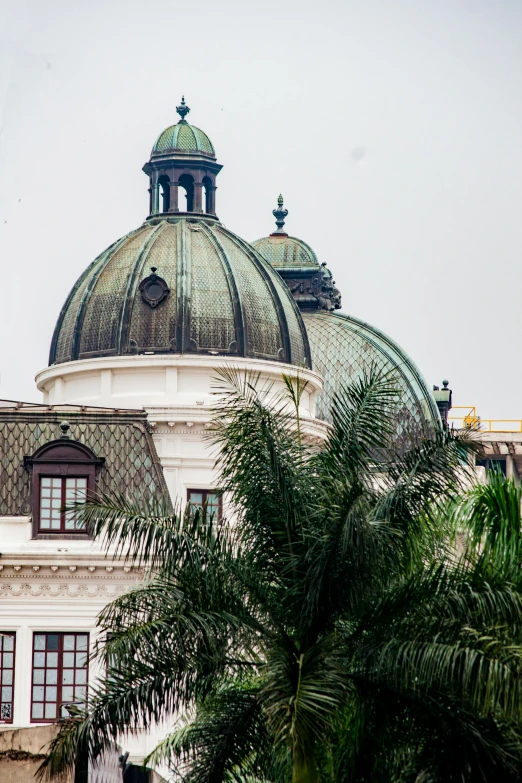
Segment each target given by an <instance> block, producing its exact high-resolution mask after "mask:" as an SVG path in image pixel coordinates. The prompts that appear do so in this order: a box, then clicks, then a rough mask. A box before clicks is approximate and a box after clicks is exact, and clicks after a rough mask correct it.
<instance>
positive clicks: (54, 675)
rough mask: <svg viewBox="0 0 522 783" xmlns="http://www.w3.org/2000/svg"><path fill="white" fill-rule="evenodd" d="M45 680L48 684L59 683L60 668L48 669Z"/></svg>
mask: <svg viewBox="0 0 522 783" xmlns="http://www.w3.org/2000/svg"><path fill="white" fill-rule="evenodd" d="M45 682H46V683H47V685H56V684H57V683H58V669H47V676H46V678H45Z"/></svg>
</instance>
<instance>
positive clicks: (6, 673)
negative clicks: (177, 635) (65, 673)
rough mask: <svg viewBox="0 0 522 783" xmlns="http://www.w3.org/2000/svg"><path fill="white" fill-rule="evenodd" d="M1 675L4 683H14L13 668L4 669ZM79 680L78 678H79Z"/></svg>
mask: <svg viewBox="0 0 522 783" xmlns="http://www.w3.org/2000/svg"><path fill="white" fill-rule="evenodd" d="M0 677H1V678H2V685H12V684H13V670H12V669H4V670H3V672H1V673H0ZM77 682H78V680H77Z"/></svg>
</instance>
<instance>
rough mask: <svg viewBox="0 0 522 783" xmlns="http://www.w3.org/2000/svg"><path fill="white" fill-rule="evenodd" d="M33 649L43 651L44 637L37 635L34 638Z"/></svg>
mask: <svg viewBox="0 0 522 783" xmlns="http://www.w3.org/2000/svg"><path fill="white" fill-rule="evenodd" d="M34 649H35V650H45V635H44V634H43V633H37V634H35V636H34Z"/></svg>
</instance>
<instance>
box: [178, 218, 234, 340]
mask: <svg viewBox="0 0 522 783" xmlns="http://www.w3.org/2000/svg"><path fill="white" fill-rule="evenodd" d="M187 233H188V235H189V236H190V242H191V256H192V264H191V268H192V280H191V315H190V338H191V339H192V340H195V342H196V344H197V348H198V349H206V350H211V351H212V350H215V351H228V350H229V349H230V344H231V343H232V342H235V340H236V329H235V321H234V310H233V308H232V298H231V293H230V289H229V285H228V282H227V277H226V274H225V270H224V268H223V261H222V259H221V258H220V257H219V254H218V251H217V250H216V248H214V247H213V246H212V244H211V242H210V240H209V238H208V237H207V236H205V234H204V233H203V231H202V230H201V229H197V230H194V228H189V230H188V232H187Z"/></svg>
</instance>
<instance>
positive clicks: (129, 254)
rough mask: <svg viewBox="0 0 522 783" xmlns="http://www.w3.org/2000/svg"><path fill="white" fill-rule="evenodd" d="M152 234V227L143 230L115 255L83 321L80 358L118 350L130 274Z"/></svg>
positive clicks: (104, 272) (103, 274)
mask: <svg viewBox="0 0 522 783" xmlns="http://www.w3.org/2000/svg"><path fill="white" fill-rule="evenodd" d="M151 231H152V227H151V226H145V227H144V228H142V229H141V230H140V231H139V232H138V233H137V234H135V235H134V236H133V237H132V238H131V239H129V240H128V241H127V242H126V243H125V244H124V245H123V246H122V247H120V248H119V249H118V250H117V251H116V252H115V254H114V256H113V257H112V258H111V260H110V262H109V264H108V265H107V266H106V268H105V269H104V270H103V272H102V273H101V275H100V278H99V280H98V282H97V283H96V286H95V288H94V291H93V294H92V296H91V301H90V302H89V306H88V307H87V310H86V313H85V318H84V321H83V326H82V333H81V340H80V356H79V358H80V359H81V358H83V356H89V355H91V354H93V353H102V354H103V353H110V352H113V351H115V350H116V348H117V346H116V337H117V333H118V326H119V320H120V317H121V313H122V309H123V305H124V303H125V292H126V288H127V284H128V280H129V275H130V273H131V271H132V269H133V267H134V264H135V263H136V260H137V257H138V255H139V252H140V249H141V247H142V245H143V244H144V242H145V241H146V240H147V238H148V236H149V235H150V233H151Z"/></svg>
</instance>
